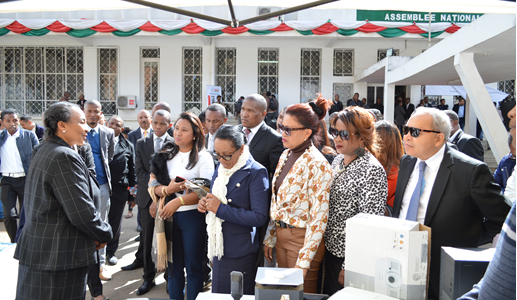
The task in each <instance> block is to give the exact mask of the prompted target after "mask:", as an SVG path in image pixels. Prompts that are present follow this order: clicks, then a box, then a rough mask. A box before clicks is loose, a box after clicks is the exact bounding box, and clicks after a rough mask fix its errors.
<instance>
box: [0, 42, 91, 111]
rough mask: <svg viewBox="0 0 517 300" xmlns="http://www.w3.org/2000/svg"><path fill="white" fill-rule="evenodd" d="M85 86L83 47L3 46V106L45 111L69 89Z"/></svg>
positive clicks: (0, 71)
mask: <svg viewBox="0 0 517 300" xmlns="http://www.w3.org/2000/svg"><path fill="white" fill-rule="evenodd" d="M83 90H84V77H83V49H82V48H81V47H0V109H5V108H14V109H16V110H17V111H18V112H19V113H20V114H30V115H41V114H42V113H43V111H45V110H46V109H47V108H48V107H49V106H50V105H51V104H52V103H55V102H57V101H58V100H59V99H60V98H61V97H62V96H63V94H64V92H65V91H68V92H69V93H70V100H71V102H75V101H76V100H77V97H78V96H79V94H82V93H83Z"/></svg>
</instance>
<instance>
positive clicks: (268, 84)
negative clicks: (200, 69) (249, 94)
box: [257, 48, 278, 95]
mask: <svg viewBox="0 0 517 300" xmlns="http://www.w3.org/2000/svg"><path fill="white" fill-rule="evenodd" d="M268 91H269V92H271V93H272V94H275V95H278V48H259V49H258V91H257V93H258V94H262V93H264V92H268Z"/></svg>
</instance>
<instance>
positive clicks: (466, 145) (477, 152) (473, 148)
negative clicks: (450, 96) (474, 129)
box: [444, 110, 485, 161]
mask: <svg viewBox="0 0 517 300" xmlns="http://www.w3.org/2000/svg"><path fill="white" fill-rule="evenodd" d="M444 112H445V114H446V115H447V116H448V117H449V119H450V120H451V137H450V138H449V143H452V144H454V145H456V146H457V147H458V150H459V151H460V152H463V153H465V154H467V155H468V156H470V157H472V158H475V159H477V160H480V161H484V156H485V149H484V148H483V145H482V144H481V141H480V140H479V139H478V138H476V137H475V136H472V135H470V134H466V133H465V132H463V130H461V128H460V123H459V118H458V115H457V114H456V113H455V112H454V111H452V110H446V111H444Z"/></svg>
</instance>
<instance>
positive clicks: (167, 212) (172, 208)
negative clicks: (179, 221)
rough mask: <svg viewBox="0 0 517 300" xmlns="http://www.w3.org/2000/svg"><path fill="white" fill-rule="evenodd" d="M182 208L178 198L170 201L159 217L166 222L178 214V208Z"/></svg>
mask: <svg viewBox="0 0 517 300" xmlns="http://www.w3.org/2000/svg"><path fill="white" fill-rule="evenodd" d="M180 206H181V202H180V200H179V199H178V198H176V199H173V200H172V201H169V203H167V204H165V206H164V207H163V210H162V212H161V213H160V216H159V217H160V219H163V220H165V219H167V218H169V217H171V216H172V215H173V214H174V213H175V212H176V210H178V208H179V207H180Z"/></svg>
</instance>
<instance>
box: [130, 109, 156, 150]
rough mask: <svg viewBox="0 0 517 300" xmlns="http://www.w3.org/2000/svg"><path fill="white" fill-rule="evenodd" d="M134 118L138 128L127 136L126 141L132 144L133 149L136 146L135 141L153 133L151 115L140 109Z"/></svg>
mask: <svg viewBox="0 0 517 300" xmlns="http://www.w3.org/2000/svg"><path fill="white" fill-rule="evenodd" d="M136 118H137V121H138V126H139V127H138V128H137V129H135V130H133V131H131V132H130V133H129V134H128V135H127V139H128V140H129V141H130V142H131V144H133V147H135V146H136V141H138V140H139V139H141V138H144V137H147V136H149V135H151V133H153V129H152V128H151V120H152V118H151V113H150V112H149V111H148V110H145V109H142V110H141V111H139V112H138V114H137V115H136Z"/></svg>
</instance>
